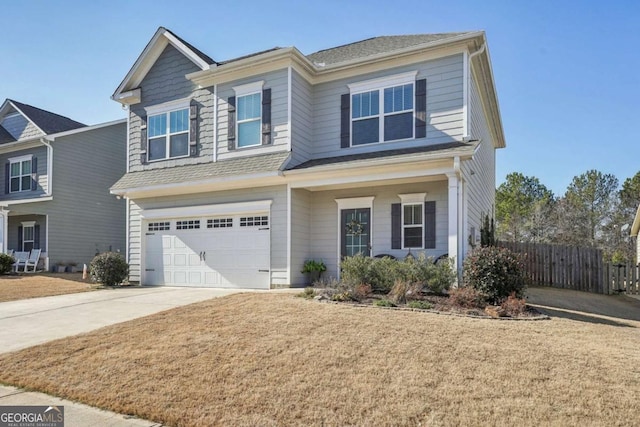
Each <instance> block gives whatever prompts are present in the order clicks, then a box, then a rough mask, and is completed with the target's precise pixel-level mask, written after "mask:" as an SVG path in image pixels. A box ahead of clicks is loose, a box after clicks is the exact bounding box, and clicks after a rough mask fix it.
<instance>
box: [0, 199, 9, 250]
mask: <svg viewBox="0 0 640 427" xmlns="http://www.w3.org/2000/svg"><path fill="white" fill-rule="evenodd" d="M0 215H2V224H1V225H0V227H2V229H1V230H0V240H1V242H0V252H2V253H3V254H6V253H7V250H9V246H8V245H7V238H8V236H9V232H8V230H9V211H8V210H7V209H4V208H0Z"/></svg>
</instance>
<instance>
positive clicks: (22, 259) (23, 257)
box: [13, 251, 29, 272]
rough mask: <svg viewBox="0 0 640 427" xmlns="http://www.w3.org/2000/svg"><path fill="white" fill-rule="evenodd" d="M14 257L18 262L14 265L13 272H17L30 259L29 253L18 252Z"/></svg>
mask: <svg viewBox="0 0 640 427" xmlns="http://www.w3.org/2000/svg"><path fill="white" fill-rule="evenodd" d="M13 257H14V258H15V260H16V262H14V263H13V271H16V272H17V271H18V270H19V269H20V267H22V266H23V265H24V264H25V263H26V262H27V260H28V259H29V252H22V251H17V252H14V254H13Z"/></svg>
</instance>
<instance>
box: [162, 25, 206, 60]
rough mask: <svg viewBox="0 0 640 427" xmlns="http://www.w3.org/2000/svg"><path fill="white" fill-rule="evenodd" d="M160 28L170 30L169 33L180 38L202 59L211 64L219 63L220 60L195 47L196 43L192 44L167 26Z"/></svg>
mask: <svg viewBox="0 0 640 427" xmlns="http://www.w3.org/2000/svg"><path fill="white" fill-rule="evenodd" d="M160 28H162V29H163V30H165V31H166V32H168V33H169V34H171V35H172V36H174V37H175V38H177V39H178V40H180V41H181V42H182V43H184V45H185V46H187V47H188V48H189V49H191V50H192V51H193V52H194V53H195V54H196V55H198V56H199V57H200V58H201V59H203V60H204V61H205V62H207V63H208V64H209V65H213V64H218V62H216V60H214V59H213V58H212V57H210V56H209V55H207V54H206V53H204V52H203V51H201V50H200V49H198V48H197V47H195V46H194V45H192V44H191V43H189V42H188V41H186V40H185V39H183V38H182V37H180V36H179V35H177V34H176V33H174V32H173V31H171V30H170V29H168V28H167V27H163V26H160Z"/></svg>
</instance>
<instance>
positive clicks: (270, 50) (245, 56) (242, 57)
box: [220, 46, 282, 65]
mask: <svg viewBox="0 0 640 427" xmlns="http://www.w3.org/2000/svg"><path fill="white" fill-rule="evenodd" d="M280 49H282V48H281V47H278V46H276V47H272V48H271V49H266V50H261V51H260V52H255V53H250V54H248V55H243V56H239V57H237V58H233V59H229V60H226V61H222V62H220V65H224V64H228V63H230V62H235V61H240V60H241V59H245V58H251V57H252V56H258V55H262V54H263V53H267V52H273V51H274V50H280Z"/></svg>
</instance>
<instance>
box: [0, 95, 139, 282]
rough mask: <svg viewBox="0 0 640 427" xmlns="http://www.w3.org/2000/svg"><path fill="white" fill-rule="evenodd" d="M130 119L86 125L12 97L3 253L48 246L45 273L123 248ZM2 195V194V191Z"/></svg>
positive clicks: (3, 138)
mask: <svg viewBox="0 0 640 427" xmlns="http://www.w3.org/2000/svg"><path fill="white" fill-rule="evenodd" d="M126 129H127V123H126V120H118V121H115V122H109V123H103V124H99V125H95V126H85V125H84V124H82V123H79V122H77V121H75V120H71V119H69V118H67V117H63V116H61V115H58V114H55V113H52V112H49V111H45V110H42V109H40V108H36V107H33V106H30V105H27V104H23V103H20V102H17V101H14V100H11V99H7V100H6V101H4V103H3V104H2V106H1V107H0V164H3V165H4V174H2V176H1V177H0V188H2V189H4V190H3V192H0V249H1V250H2V252H6V251H7V250H9V249H13V250H14V251H30V250H31V249H41V250H42V254H41V263H40V265H39V268H41V269H47V270H48V269H49V268H50V266H53V265H55V264H56V263H68V262H75V263H78V264H80V265H82V264H84V263H89V262H90V261H91V259H92V258H93V256H94V255H95V253H96V252H102V251H106V250H109V249H112V250H118V249H121V250H123V251H124V246H125V231H126V226H125V224H124V223H123V220H122V219H123V218H124V215H125V203H124V200H117V199H116V198H115V197H114V196H113V195H112V194H110V193H109V188H110V187H111V186H112V185H113V184H114V183H115V182H116V181H117V180H118V178H120V177H121V176H122V174H123V173H124V172H125V163H126V161H125V156H126V141H127V133H126ZM0 191H2V190H0Z"/></svg>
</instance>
